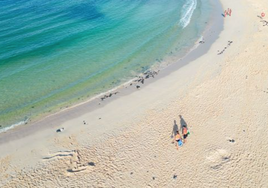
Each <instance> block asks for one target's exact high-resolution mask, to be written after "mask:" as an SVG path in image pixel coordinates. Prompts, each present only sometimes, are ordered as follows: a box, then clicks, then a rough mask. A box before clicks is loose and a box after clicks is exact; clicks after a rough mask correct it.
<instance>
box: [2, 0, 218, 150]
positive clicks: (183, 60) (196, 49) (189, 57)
mask: <svg viewBox="0 0 268 188" xmlns="http://www.w3.org/2000/svg"><path fill="white" fill-rule="evenodd" d="M210 3H211V4H213V5H212V6H215V7H216V8H215V9H213V10H214V11H213V12H212V15H211V16H210V20H209V21H208V25H207V26H206V28H205V30H204V31H203V33H202V35H201V37H200V38H199V39H198V40H197V41H196V43H195V44H194V45H193V46H192V47H191V48H190V49H189V50H188V51H187V52H186V54H185V55H184V56H182V57H180V58H179V59H178V60H177V61H176V62H172V63H169V64H167V65H164V66H163V68H160V67H161V66H162V63H161V64H160V65H159V66H160V67H159V66H157V68H156V69H154V68H152V67H154V66H155V65H152V67H151V68H150V69H149V70H148V71H157V72H158V74H157V75H156V77H154V78H153V79H152V78H151V77H149V79H146V81H145V83H144V84H141V83H139V82H135V81H136V80H138V79H139V77H140V76H143V77H145V76H146V75H145V74H144V73H141V74H139V75H137V76H136V77H134V78H132V79H130V80H128V81H126V82H124V83H122V84H120V85H119V86H116V87H114V88H112V89H110V90H108V91H106V92H102V93H100V94H98V95H96V96H93V97H92V98H90V99H88V100H86V101H84V102H81V103H77V104H74V105H71V106H68V107H67V108H64V109H62V110H60V111H57V112H55V113H52V114H48V115H45V116H41V117H40V118H37V119H34V120H33V121H32V122H31V118H28V119H27V120H25V121H21V122H18V123H17V124H14V125H11V126H9V127H5V128H2V129H1V130H0V145H1V144H3V143H4V142H6V141H7V142H8V141H11V140H12V139H7V137H8V138H11V137H13V136H12V135H17V136H16V139H20V138H22V137H24V136H28V135H30V134H32V133H34V132H35V131H39V130H38V129H35V128H34V129H33V130H35V131H30V130H29V129H31V128H32V127H33V126H36V125H35V124H39V123H40V122H42V121H46V120H47V119H49V118H50V117H51V116H57V115H59V114H61V113H65V112H66V111H69V110H72V109H73V108H79V106H80V107H81V108H83V105H90V108H88V109H87V111H84V112H81V114H84V113H86V112H91V111H94V110H96V109H97V108H99V103H101V104H102V106H103V105H106V104H107V103H109V102H111V101H112V100H116V99H117V98H118V97H115V96H114V95H113V96H112V98H110V97H109V98H110V99H108V101H107V100H105V101H100V99H101V98H102V97H103V96H108V95H109V94H111V93H112V94H114V93H115V92H116V93H117V92H119V93H120V94H118V95H119V96H126V95H129V94H131V93H132V92H136V91H137V89H136V88H135V87H134V86H136V85H137V84H139V85H140V86H141V87H145V86H147V85H148V84H150V83H153V82H155V81H157V80H159V79H162V78H164V77H165V76H167V75H168V74H170V73H171V72H173V71H174V70H177V69H180V68H181V67H183V66H186V65H187V64H188V63H189V62H191V61H193V60H195V59H197V58H198V57H200V56H202V55H204V54H205V53H206V52H207V51H208V49H209V48H210V46H211V45H212V44H213V42H215V41H216V39H217V38H218V36H219V34H220V33H221V32H222V30H223V20H221V21H220V22H219V21H218V20H216V19H215V17H217V16H218V12H219V11H222V5H221V4H220V2H219V1H217V2H213V1H210ZM212 26H213V27H216V28H217V29H216V30H215V31H214V32H213V34H211V32H210V31H211V30H212ZM200 39H202V41H204V39H205V40H206V41H205V43H199V42H200ZM148 71H146V72H148ZM159 71H160V72H159ZM130 84H131V85H132V86H133V87H132V88H131V87H130ZM125 88H127V90H125ZM78 111H79V110H78ZM72 118H75V117H72ZM52 119H53V118H52ZM70 119H71V118H70ZM29 120H30V121H29ZM66 121H67V120H66ZM62 123H63V122H62ZM37 126H38V125H37ZM38 127H40V129H41V130H42V129H46V128H49V127H45V124H43V125H41V126H38ZM21 129H26V130H23V131H24V133H26V134H24V135H23V134H22V135H21V136H18V135H19V134H18V133H19V131H20V130H21ZM12 132H14V133H12ZM27 132H28V133H27ZM3 137H4V138H3ZM5 137H6V138H5Z"/></svg>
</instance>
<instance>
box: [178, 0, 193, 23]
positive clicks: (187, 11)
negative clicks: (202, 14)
mask: <svg viewBox="0 0 268 188" xmlns="http://www.w3.org/2000/svg"><path fill="white" fill-rule="evenodd" d="M196 5H197V0H189V1H187V2H186V3H185V4H184V5H183V7H182V14H181V19H180V25H181V26H182V27H183V28H185V27H186V26H187V25H188V24H189V23H190V21H191V18H192V15H193V13H194V10H195V9H196Z"/></svg>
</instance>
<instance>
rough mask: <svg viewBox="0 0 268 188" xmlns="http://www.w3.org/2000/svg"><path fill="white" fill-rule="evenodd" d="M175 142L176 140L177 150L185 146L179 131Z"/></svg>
mask: <svg viewBox="0 0 268 188" xmlns="http://www.w3.org/2000/svg"><path fill="white" fill-rule="evenodd" d="M174 140H175V145H176V147H177V149H179V146H182V145H183V143H182V139H181V135H180V133H179V131H177V134H176V135H175V138H174Z"/></svg>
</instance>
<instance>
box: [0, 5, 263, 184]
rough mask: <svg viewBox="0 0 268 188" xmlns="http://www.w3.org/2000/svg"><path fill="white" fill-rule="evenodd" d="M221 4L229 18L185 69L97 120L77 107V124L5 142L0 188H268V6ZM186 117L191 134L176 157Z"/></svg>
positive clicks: (114, 103) (111, 106)
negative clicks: (176, 135) (176, 131)
mask: <svg viewBox="0 0 268 188" xmlns="http://www.w3.org/2000/svg"><path fill="white" fill-rule="evenodd" d="M221 2H222V5H223V8H224V9H227V8H231V9H232V10H233V12H232V16H231V17H227V18H222V19H224V30H223V31H222V32H221V34H220V36H219V38H218V39H217V40H216V41H215V42H214V43H213V44H212V45H211V47H210V49H209V51H208V52H207V53H206V54H204V55H202V56H201V57H199V58H197V59H195V60H194V61H192V62H190V63H189V64H187V65H186V66H183V67H182V68H180V69H178V70H174V71H173V72H172V73H171V74H168V75H166V76H164V77H162V78H161V79H158V80H157V81H155V82H152V83H150V84H148V85H146V86H145V87H142V88H141V89H140V90H138V91H135V92H132V93H131V94H129V95H124V96H121V97H117V98H115V99H114V100H111V101H110V102H107V104H106V105H100V107H99V108H97V109H95V110H94V111H91V112H85V113H81V114H80V112H83V109H81V108H83V107H81V106H80V107H79V106H78V107H74V109H76V108H77V109H79V110H77V111H76V112H77V118H71V119H69V118H68V116H69V114H68V113H70V111H68V110H66V111H63V112H60V113H58V114H56V115H55V116H53V117H55V118H54V121H53V123H49V124H48V125H47V126H46V128H44V127H43V128H42V129H41V128H40V130H36V129H37V128H34V125H31V124H30V125H27V126H32V132H31V134H29V133H27V134H26V133H25V135H23V134H24V133H23V129H24V127H18V128H17V130H19V131H17V132H16V134H19V133H20V132H21V134H22V135H23V136H22V135H19V136H17V135H16V134H15V133H14V134H10V135H11V137H10V138H7V137H6V138H5V134H8V133H2V134H0V139H1V137H2V138H5V139H2V140H1V142H0V151H1V152H0V187H1V188H7V187H8V188H10V187H48V188H52V187H268V178H267V177H268V138H267V135H268V113H267V112H268V79H267V78H268V53H267V51H268V26H263V23H262V22H260V21H261V19H260V18H259V17H257V16H258V15H260V14H261V13H262V12H266V16H265V17H264V20H267V21H268V0H245V1H242V0H237V1H228V0H221ZM219 14H221V13H219ZM211 32H213V29H212V30H211ZM205 41H206V39H205ZM228 41H233V43H231V44H230V45H228ZM225 47H226V49H225ZM223 50H224V52H223V53H222V54H221V55H218V53H219V52H220V51H223ZM74 111H75V110H73V111H72V113H74ZM179 115H182V116H183V118H184V120H185V121H186V123H187V125H188V128H189V130H190V135H189V137H188V139H187V142H186V143H185V144H184V145H183V147H180V148H179V150H176V147H175V145H174V144H172V140H173V138H172V132H173V126H174V120H176V122H177V125H178V126H180V118H179ZM53 117H52V119H53ZM64 119H67V120H66V121H65V120H64ZM42 121H46V119H44V120H42ZM83 121H85V122H86V124H84V123H83ZM62 127H64V131H63V132H61V133H56V129H58V128H62ZM230 140H233V142H230Z"/></svg>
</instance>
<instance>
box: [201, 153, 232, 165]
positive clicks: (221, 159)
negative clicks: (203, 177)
mask: <svg viewBox="0 0 268 188" xmlns="http://www.w3.org/2000/svg"><path fill="white" fill-rule="evenodd" d="M206 159H207V163H208V165H209V166H210V168H212V169H219V168H220V167H222V165H224V164H225V163H227V162H229V161H230V160H231V154H230V153H229V152H228V151H226V150H224V149H216V150H213V151H210V152H208V155H207V157H206Z"/></svg>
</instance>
